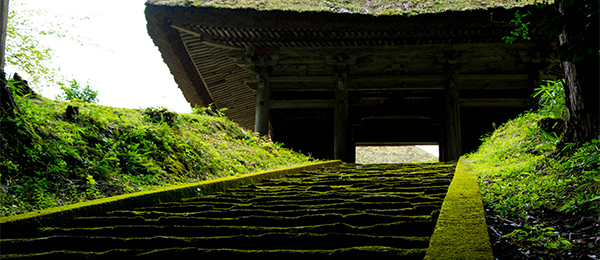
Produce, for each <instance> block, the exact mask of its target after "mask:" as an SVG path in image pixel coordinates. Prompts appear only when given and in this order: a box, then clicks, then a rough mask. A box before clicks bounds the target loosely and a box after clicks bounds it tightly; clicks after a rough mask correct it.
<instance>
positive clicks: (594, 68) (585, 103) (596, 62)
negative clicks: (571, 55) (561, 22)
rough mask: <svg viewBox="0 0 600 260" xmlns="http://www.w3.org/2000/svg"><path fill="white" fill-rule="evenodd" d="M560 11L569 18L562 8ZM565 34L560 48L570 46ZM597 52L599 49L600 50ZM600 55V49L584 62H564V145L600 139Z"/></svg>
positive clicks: (567, 35) (561, 39)
mask: <svg viewBox="0 0 600 260" xmlns="http://www.w3.org/2000/svg"><path fill="white" fill-rule="evenodd" d="M559 10H560V11H561V13H563V15H565V10H564V9H563V8H562V4H561V5H560V6H559ZM570 33H572V34H573V35H576V34H575V33H576V32H568V31H563V32H562V33H561V35H560V36H559V41H560V44H561V45H563V44H568V42H569V34H570ZM596 48H597V46H596ZM599 55H600V54H598V49H595V50H593V53H592V55H590V56H588V57H586V58H584V59H583V60H582V61H563V63H562V67H563V71H564V76H565V86H564V89H565V106H566V110H567V120H566V122H565V138H564V142H567V143H576V144H581V143H584V142H589V141H591V140H592V139H600V105H599V103H600V102H599V101H600V91H599V89H600V85H599V84H600V80H599V71H598V70H599V67H600V57H599Z"/></svg>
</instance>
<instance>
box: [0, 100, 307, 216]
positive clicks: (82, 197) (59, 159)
mask: <svg viewBox="0 0 600 260" xmlns="http://www.w3.org/2000/svg"><path fill="white" fill-rule="evenodd" d="M16 102H17V104H18V105H19V106H20V110H21V111H20V112H19V113H16V114H15V116H9V115H8V114H6V113H3V114H2V118H1V134H2V140H1V141H2V142H1V144H0V145H1V148H2V154H1V162H0V167H1V169H0V170H1V172H0V173H1V175H0V180H1V182H0V190H1V193H0V206H1V210H0V216H2V217H4V216H10V215H15V214H20V213H25V212H28V211H32V210H38V209H44V208H49V207H55V206H61V205H67V204H72V203H76V202H81V201H86V200H91V199H96V198H102V197H108V196H114V195H120V194H126V193H131V192H136V191H145V190H152V189H156V188H160V187H166V186H172V185H177V184H182V183H190V182H197V181H202V180H207V179H214V178H220V177H225V176H232V175H238V174H245V173H251V172H257V171H262V170H269V169H276V168H282V167H287V166H293V165H299V164H304V163H308V162H310V161H312V160H313V159H312V158H310V157H309V156H306V155H303V154H300V153H297V152H294V151H291V150H289V149H285V148H282V145H281V144H276V143H272V142H271V141H269V140H267V139H265V138H264V137H259V136H257V135H256V134H255V133H252V132H251V131H247V130H245V129H242V128H241V127H240V126H239V125H237V124H235V123H233V122H232V121H230V120H228V119H227V118H225V117H223V116H221V114H220V111H213V110H211V109H206V108H201V109H194V111H193V113H190V114H176V113H172V112H169V111H167V110H166V109H162V108H147V109H123V108H113V107H105V106H100V105H95V104H90V103H82V102H59V101H54V100H49V99H46V98H43V97H39V96H38V97H31V96H30V97H27V98H23V97H16ZM69 105H71V106H77V107H78V108H79V114H78V115H73V116H71V117H68V116H67V115H66V113H65V112H66V109H67V106H69Z"/></svg>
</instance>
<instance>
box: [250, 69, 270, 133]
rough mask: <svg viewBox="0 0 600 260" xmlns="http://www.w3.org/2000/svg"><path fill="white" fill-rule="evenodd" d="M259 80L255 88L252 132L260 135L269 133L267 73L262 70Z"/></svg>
mask: <svg viewBox="0 0 600 260" xmlns="http://www.w3.org/2000/svg"><path fill="white" fill-rule="evenodd" d="M260 79H261V81H260V82H259V83H258V89H257V90H256V115H255V120H254V132H257V133H259V134H261V135H268V134H269V105H270V101H269V97H270V94H271V91H270V89H269V75H267V73H265V72H264V71H263V72H261V74H260Z"/></svg>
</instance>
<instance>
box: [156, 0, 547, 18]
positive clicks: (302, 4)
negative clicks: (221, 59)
mask: <svg viewBox="0 0 600 260" xmlns="http://www.w3.org/2000/svg"><path fill="white" fill-rule="evenodd" d="M148 2H149V3H153V4H161V5H175V6H206V7H219V8H253V9H257V10H291V11H299V12H305V11H319V12H334V13H364V14H367V13H368V14H380V15H415V14H420V13H436V12H443V11H460V10H471V9H485V8H492V7H505V8H512V7H515V6H523V5H526V4H533V3H535V1H534V0H522V1H519V2H516V1H514V0H454V1H431V0H411V1H408V0H406V1H398V0H379V1H363V0H359V1H346V0H326V1H322V0H270V1H255V0H234V1H213V0H149V1H148Z"/></svg>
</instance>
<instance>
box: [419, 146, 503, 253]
mask: <svg viewBox="0 0 600 260" xmlns="http://www.w3.org/2000/svg"><path fill="white" fill-rule="evenodd" d="M425 259H490V260H491V259H494V255H493V252H492V247H491V244H490V240H489V236H488V233H487V225H486V223H485V215H484V211H483V203H482V201H481V195H480V193H479V185H478V183H477V177H476V175H475V174H474V173H473V172H471V171H470V167H469V165H468V162H467V161H465V159H464V157H463V158H461V160H460V161H459V163H458V166H457V167H456V172H455V174H454V179H453V180H452V183H451V184H450V187H449V188H448V193H447V195H446V198H445V199H444V204H443V205H442V210H441V212H440V216H439V218H438V222H437V225H436V227H435V231H434V233H433V236H432V237H431V242H430V244H429V249H428V250H427V255H426V257H425Z"/></svg>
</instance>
